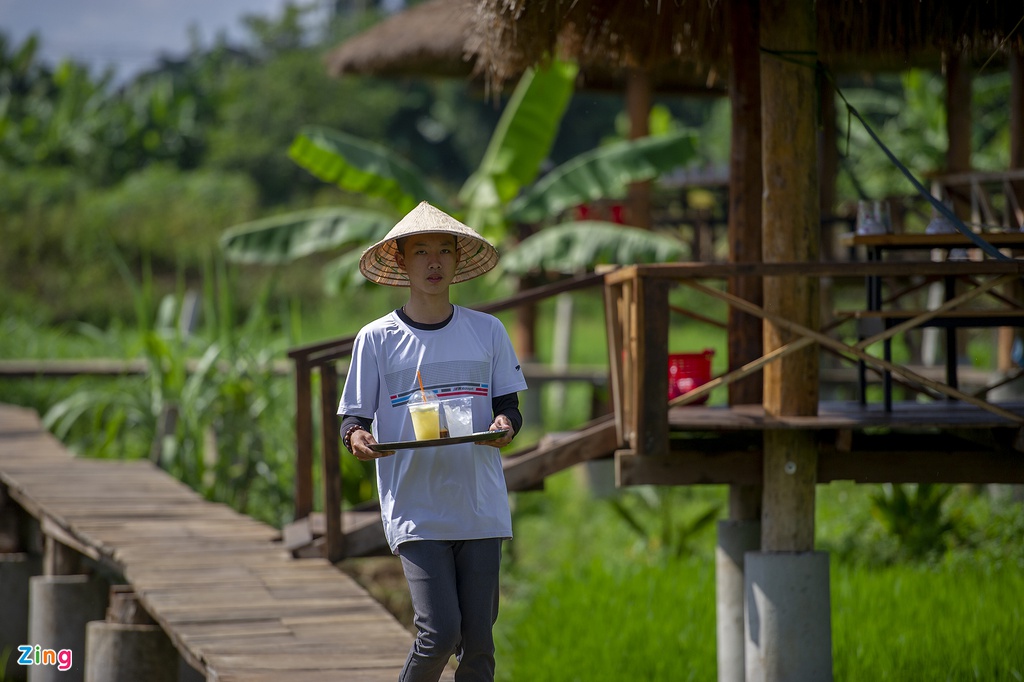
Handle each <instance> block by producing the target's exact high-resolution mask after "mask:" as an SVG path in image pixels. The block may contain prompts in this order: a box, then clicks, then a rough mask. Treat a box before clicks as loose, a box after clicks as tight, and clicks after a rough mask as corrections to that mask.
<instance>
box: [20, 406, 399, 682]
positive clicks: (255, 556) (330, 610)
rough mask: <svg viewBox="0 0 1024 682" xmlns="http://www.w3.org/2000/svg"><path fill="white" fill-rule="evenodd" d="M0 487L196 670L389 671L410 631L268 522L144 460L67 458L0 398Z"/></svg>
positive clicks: (255, 675)
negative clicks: (120, 586)
mask: <svg viewBox="0 0 1024 682" xmlns="http://www.w3.org/2000/svg"><path fill="white" fill-rule="evenodd" d="M0 486H2V487H3V488H5V489H6V493H7V496H8V497H9V498H10V500H12V501H13V502H14V503H15V504H17V505H18V506H20V507H21V508H22V509H24V510H25V512H27V513H28V514H29V515H31V516H32V517H34V518H35V519H36V520H37V521H38V522H39V527H40V529H41V532H42V534H43V535H44V536H45V538H46V545H47V546H53V544H54V543H58V544H59V545H62V546H63V547H66V548H70V549H71V550H73V551H74V552H78V553H80V554H81V555H84V556H85V557H88V558H89V559H91V560H92V561H93V562H95V568H96V570H98V571H99V572H100V573H102V574H104V575H107V576H110V577H112V579H113V580H120V581H123V582H124V583H125V584H130V585H131V587H132V588H133V590H134V592H135V593H136V595H137V597H138V600H139V602H140V603H141V604H142V606H143V607H144V608H145V609H146V611H147V612H148V613H149V615H150V616H151V617H152V618H153V619H154V620H155V621H156V622H157V623H158V624H159V625H160V626H161V627H162V628H163V630H164V631H165V632H166V634H167V635H168V637H169V638H170V639H171V641H172V642H173V643H174V645H175V647H176V648H177V649H178V651H179V652H180V653H181V655H182V657H183V658H184V659H185V661H187V662H188V663H189V664H190V665H191V666H192V667H193V668H195V669H197V670H199V671H201V672H203V673H204V674H205V675H206V679H207V680H210V681H214V680H215V681H217V682H236V681H237V682H241V681H242V680H245V681H247V682H263V681H268V682H269V681H270V680H275V681H276V680H289V681H291V682H314V681H319V680H324V681H325V682H326V681H327V680H330V681H331V682H338V681H341V680H353V681H356V680H358V681H359V682H373V681H375V680H388V681H389V682H390V681H391V680H395V679H397V677H398V674H399V671H400V669H401V667H402V665H403V663H404V661H405V657H406V654H407V652H408V649H409V646H410V644H411V642H412V637H411V635H410V634H409V632H407V631H406V630H405V628H403V627H402V625H401V624H399V623H398V621H396V620H395V619H394V618H393V617H392V616H391V615H390V614H389V613H388V612H387V611H386V610H385V609H384V607H383V606H381V605H380V604H379V603H378V602H377V601H375V600H374V599H373V598H372V597H371V596H370V595H369V594H368V593H366V592H365V591H364V590H363V589H362V588H361V587H360V586H359V585H358V584H356V583H355V582H354V581H353V580H352V579H351V578H350V577H348V576H347V575H345V574H344V573H342V572H340V571H339V570H338V569H336V568H335V567H334V566H332V565H331V564H330V563H329V562H327V561H325V560H323V559H317V558H313V559H301V560H299V559H294V558H292V557H291V556H290V554H289V553H288V552H287V551H286V550H285V549H284V548H283V547H282V546H281V544H280V542H279V541H278V539H279V538H278V535H279V533H278V531H277V530H276V529H274V528H271V527H269V526H267V525H265V524H262V523H260V522H257V521H255V520H253V519H251V518H249V517H246V516H244V515H242V514H239V513H237V512H235V511H233V510H231V509H230V508H228V507H226V506H224V505H222V504H215V503H211V502H208V501H206V500H203V499H202V498H201V497H200V496H199V495H198V494H197V493H195V492H194V491H193V490H191V489H190V488H188V487H187V486H185V485H183V484H182V483H180V482H179V481H177V480H175V479H174V478H173V477H171V476H170V475H168V474H167V473H165V472H163V471H161V470H159V469H158V468H156V467H154V466H153V465H152V464H150V463H149V462H141V461H135V462H125V461H114V460H95V459H83V458H77V457H74V456H73V455H72V454H71V453H70V452H69V451H67V450H66V449H65V448H64V447H63V446H62V445H61V444H60V443H59V442H58V441H57V440H56V439H55V438H53V437H52V436H51V435H50V434H48V433H47V432H46V431H45V430H44V429H43V428H42V426H41V424H40V422H39V420H38V418H37V416H36V414H35V413H34V412H31V411H28V410H24V409H21V408H16V407H11V406H7V405H0ZM48 554H49V551H48ZM44 563H48V564H50V566H49V568H50V570H51V572H62V571H60V570H59V567H57V570H54V568H55V566H54V562H53V561H52V560H51V557H49V556H48V557H47V558H46V561H45V562H44ZM75 655H76V656H77V655H84V652H81V654H80V653H79V652H75Z"/></svg>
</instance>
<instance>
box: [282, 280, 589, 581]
mask: <svg viewBox="0 0 1024 682" xmlns="http://www.w3.org/2000/svg"><path fill="white" fill-rule="evenodd" d="M603 282H604V276H603V275H599V274H590V275H582V276H578V277H574V278H572V279H566V280H563V281H560V282H555V283H553V284H547V285H544V286H540V287H536V288H533V289H529V290H527V291H523V292H520V293H518V294H516V295H514V296H511V297H509V298H506V299H502V300H500V301H494V302H492V303H487V304H484V305H480V306H474V309H475V310H478V311H480V312H486V313H491V314H494V313H498V312H501V311H504V310H511V309H514V308H518V307H519V306H523V305H529V304H533V303H537V302H538V301H542V300H544V299H547V298H550V297H552V296H557V295H559V294H564V293H568V292H572V291H578V290H580V289H586V288H592V287H595V288H596V287H598V286H600V285H602V284H603ZM354 342H355V336H347V337H344V338H338V339H332V340H328V341H322V342H319V343H314V344H309V345H306V346H301V347H298V348H294V349H292V350H290V351H289V352H288V357H289V358H290V359H291V360H292V362H293V363H294V367H295V400H296V405H295V453H296V456H295V519H296V520H299V519H304V518H307V517H308V516H309V515H310V514H311V513H312V512H313V444H314V441H313V439H314V433H313V430H314V429H313V410H314V409H315V405H314V399H313V375H314V373H316V374H318V375H319V379H320V381H319V383H320V400H319V409H320V440H321V474H322V484H323V506H324V509H323V512H324V524H325V525H324V541H325V544H326V555H327V558H328V559H329V560H331V561H338V560H340V559H341V558H342V557H344V556H345V548H344V534H343V530H342V527H341V523H342V521H341V518H342V517H341V510H342V500H341V490H342V488H341V484H342V481H341V463H340V459H339V458H340V455H341V451H340V447H339V441H340V434H339V432H338V417H337V414H336V413H337V409H338V371H337V363H338V362H339V361H341V360H344V359H345V358H347V357H349V356H351V354H352V346H353V344H354Z"/></svg>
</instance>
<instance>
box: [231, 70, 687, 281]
mask: <svg viewBox="0 0 1024 682" xmlns="http://www.w3.org/2000/svg"><path fill="white" fill-rule="evenodd" d="M575 74H576V67H575V66H574V65H571V64H563V63H559V62H556V63H555V64H553V65H551V66H550V67H549V68H546V69H542V70H537V71H534V70H530V71H529V72H527V74H526V75H525V76H524V77H523V79H522V80H521V81H520V83H519V84H518V85H517V86H516V89H515V91H514V92H513V95H512V98H511V99H510V101H509V103H508V105H507V106H506V107H505V109H504V111H503V113H502V117H501V120H500V121H499V122H498V126H497V129H496V130H495V132H494V134H493V136H492V138H491V142H490V144H489V145H488V147H487V151H486V152H485V154H484V158H483V160H482V161H481V163H480V166H479V168H478V169H477V170H476V172H474V173H473V174H472V175H471V176H470V177H469V178H468V179H467V180H466V182H465V184H464V185H463V187H462V190H461V192H460V193H459V198H460V200H461V201H462V202H463V206H464V210H465V216H466V217H465V218H464V219H465V220H466V221H467V222H469V223H470V224H472V225H473V226H474V227H476V228H477V229H479V230H480V231H481V232H483V233H484V234H485V235H486V236H489V237H490V238H491V239H492V240H494V241H496V242H499V243H500V242H502V240H504V239H505V238H506V237H507V236H508V235H507V234H506V229H507V226H508V225H509V224H510V223H513V222H517V221H528V222H539V221H540V220H542V219H544V218H552V217H555V216H556V215H557V214H558V213H561V212H562V211H564V210H565V208H567V207H570V206H574V205H577V204H579V203H583V202H586V201H588V200H592V199H596V198H601V197H605V196H619V195H621V194H622V193H624V192H625V190H626V187H627V186H628V184H629V183H632V182H638V181H643V180H649V179H652V178H654V177H656V176H657V175H659V174H661V173H663V172H666V171H668V170H671V169H672V168H675V167H677V166H679V165H681V164H683V163H685V162H686V161H688V160H689V158H690V157H691V156H692V154H693V152H694V144H693V136H692V134H691V133H686V132H682V133H672V134H669V135H666V136H665V137H662V138H649V139H643V140H634V141H624V142H620V143H616V144H613V145H610V146H608V147H606V148H602V149H599V150H596V151H593V152H589V153H586V154H582V155H580V156H579V157H578V158H576V159H573V160H570V161H569V162H567V163H566V164H564V165H563V166H562V167H559V168H556V169H554V170H553V171H551V172H550V173H549V174H548V175H547V176H546V177H545V178H544V179H542V180H541V181H540V182H538V183H536V184H534V185H533V186H532V187H527V186H528V185H530V184H531V183H533V182H534V180H535V179H536V177H537V175H538V173H539V172H540V164H541V162H542V161H543V160H544V159H545V158H546V156H547V154H548V152H549V150H550V147H551V144H552V141H553V139H554V137H555V135H556V133H557V130H558V125H559V123H560V122H561V118H562V115H563V113H564V110H565V106H566V105H567V103H568V99H569V97H570V96H571V94H572V87H573V81H574V77H575ZM290 153H291V155H292V158H293V159H294V160H295V161H296V162H297V163H299V164H301V165H302V166H303V167H305V168H306V169H307V170H309V171H310V172H311V173H313V174H314V175H316V176H317V177H319V178H321V179H323V180H325V181H328V182H332V183H335V184H337V185H338V186H339V187H340V188H341V189H343V190H345V191H348V192H354V193H356V192H357V193H359V194H360V195H362V196H364V197H370V198H373V199H378V200H380V201H383V202H384V203H386V204H388V205H389V206H390V207H391V208H392V209H393V210H394V211H395V215H396V217H397V216H400V215H401V214H402V213H404V212H408V211H409V210H410V209H411V208H412V207H414V206H415V205H416V204H417V203H419V201H421V200H423V198H424V197H427V200H429V201H432V202H433V203H435V204H440V205H441V206H442V208H446V209H447V210H448V211H450V212H452V213H453V214H456V215H461V213H460V212H459V211H456V210H454V209H452V208H448V207H446V206H445V205H444V202H443V201H440V200H439V197H438V196H437V195H436V193H435V192H434V190H433V189H432V188H431V186H430V184H429V182H427V181H425V180H424V179H423V178H425V176H424V175H423V174H420V173H418V172H417V171H416V170H415V168H414V167H412V166H411V164H408V163H407V162H404V161H402V160H401V159H400V158H399V157H398V156H397V155H396V154H394V153H392V152H391V151H390V150H389V149H388V148H386V147H383V146H380V145H373V144H368V143H366V142H364V141H362V140H359V139H358V138H355V137H353V136H351V135H348V134H345V133H340V132H336V131H330V130H325V129H320V128H307V129H305V130H304V131H303V132H302V133H300V135H299V136H298V137H297V138H296V140H295V142H294V143H293V144H292V147H291V152H290ZM524 187H525V188H527V189H526V190H525V192H524V193H523V194H522V196H521V197H520V199H515V197H516V196H517V195H518V194H519V193H520V191H522V190H523V188H524ZM304 220H305V218H304V217H303V216H296V215H284V216H279V217H277V218H276V219H271V220H266V221H263V222H261V223H260V225H259V226H258V230H259V231H262V232H263V234H257V231H258V230H257V229H256V228H254V226H244V227H242V228H231V229H230V230H229V231H228V234H227V235H226V237H225V239H224V240H223V241H222V244H223V246H224V247H225V248H226V249H227V251H226V253H229V254H232V257H235V258H241V257H244V258H245V259H246V260H247V261H249V262H259V261H263V262H281V261H282V259H286V258H292V257H295V256H296V255H298V254H303V253H312V252H315V251H319V250H322V249H326V248H332V247H333V246H335V245H337V244H342V243H344V240H338V241H336V242H334V241H332V240H331V239H321V238H320V232H319V231H318V230H315V229H310V228H309V227H308V226H305V225H304V224H303V221H304ZM381 220H386V218H385V217H384V216H381ZM240 233H244V234H245V235H246V241H247V244H246V248H245V250H244V252H243V251H242V250H241V249H240V248H239V249H236V245H237V242H238V237H239V234H240ZM595 237H598V238H599V241H598V242H595ZM534 239H537V240H538V241H537V242H536V243H534V244H533V245H531V246H527V245H526V242H529V241H530V240H529V239H528V240H526V242H524V244H523V246H522V247H521V248H525V249H526V250H525V251H524V253H522V254H520V255H518V256H513V258H512V260H511V268H512V270H513V271H517V272H526V271H528V270H530V269H534V268H537V267H541V266H544V265H551V263H550V262H549V261H550V255H551V254H552V253H557V254H558V256H560V258H559V260H558V262H557V267H558V268H559V269H563V270H568V271H573V272H575V271H579V270H581V269H584V268H587V267H592V266H593V265H594V264H596V263H598V262H616V263H622V262H650V261H652V260H659V259H663V258H666V257H672V256H675V255H678V254H679V253H681V252H682V245H681V244H680V243H679V242H677V241H676V240H673V239H671V238H669V237H665V236H662V235H656V234H653V233H648V234H644V235H640V234H639V233H637V231H635V230H632V231H628V230H618V229H617V228H613V227H610V226H607V225H597V224H592V223H591V224H580V225H569V226H565V228H564V229H562V230H560V231H559V232H558V233H557V234H554V235H545V236H543V237H535V238H534ZM552 240H553V241H554V242H556V246H559V247H562V246H565V247H566V248H565V249H564V250H559V251H557V252H552V251H545V250H546V249H548V248H550V247H551V241H552ZM260 250H264V253H263V254H260V253H259V251H260ZM511 253H513V254H515V253H516V249H513V250H512V251H511ZM357 262H358V254H357V253H356V252H354V251H348V252H347V253H343V254H342V255H341V256H340V257H339V258H337V259H336V260H335V261H333V262H332V263H331V264H330V265H329V266H328V267H327V268H326V269H325V273H324V274H325V279H326V281H327V282H328V291H329V292H331V293H336V292H337V291H339V290H341V289H343V288H345V287H348V286H354V285H358V284H361V283H362V280H361V278H359V277H358V270H357V268H356V264H357Z"/></svg>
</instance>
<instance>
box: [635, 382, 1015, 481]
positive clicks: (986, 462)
mask: <svg viewBox="0 0 1024 682" xmlns="http://www.w3.org/2000/svg"><path fill="white" fill-rule="evenodd" d="M999 406H1000V408H1001V409H1003V410H1005V411H1006V412H1007V413H1009V414H1015V415H1024V402H1008V403H1000V404H999ZM668 427H669V436H670V437H669V440H668V448H667V451H666V452H663V453H660V454H655V455H639V454H636V453H634V452H633V451H631V450H628V449H622V450H619V451H617V452H616V461H617V471H618V483H619V485H641V484H655V485H693V484H729V485H761V483H762V480H763V473H764V472H763V459H762V455H763V443H762V438H763V433H764V432H766V431H771V430H781V431H787V430H801V431H810V432H813V433H814V437H815V439H816V440H817V453H818V454H817V481H818V482H819V483H828V482H830V481H836V480H851V481H856V482H858V483H979V484H982V483H1016V484H1022V483H1024V430H1022V428H1021V426H1020V424H1019V423H1018V422H1015V421H1011V420H1009V419H1007V418H1005V417H1002V416H1000V415H998V414H994V413H992V412H990V411H988V410H985V409H982V408H979V407H978V406H976V405H971V404H968V403H962V402H959V401H941V400H940V401H931V402H926V403H913V402H901V403H896V404H895V406H894V408H893V409H892V410H885V409H884V408H883V406H882V405H877V404H875V405H873V404H867V405H864V404H860V403H859V402H856V401H836V402H822V403H820V404H819V408H818V414H816V415H813V416H783V417H773V416H771V415H767V414H765V411H764V408H763V407H762V406H760V405H738V406H733V407H706V406H687V407H674V408H671V409H669V410H668Z"/></svg>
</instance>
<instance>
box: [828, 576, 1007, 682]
mask: <svg viewBox="0 0 1024 682" xmlns="http://www.w3.org/2000/svg"><path fill="white" fill-rule="evenodd" d="M1021 595H1024V575H1022V574H1021V572H1020V570H1019V569H1018V568H1010V567H1006V566H1003V567H1001V568H996V569H992V568H989V567H988V566H985V565H981V564H971V565H964V564H961V565H959V566H957V567H956V568H951V567H933V566H919V565H897V566H890V567H887V568H881V569H865V568H860V567H852V566H849V565H844V564H839V563H836V562H833V567H832V628H833V633H832V648H833V652H834V671H835V678H836V680H880V681H884V680H892V681H893V682H897V681H899V682H904V681H906V680H929V681H933V680H936V681H941V680H949V681H954V680H955V681H959V680H979V681H980V680H986V681H996V680H1017V681H1019V680H1024V599H1022V598H1021Z"/></svg>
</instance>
